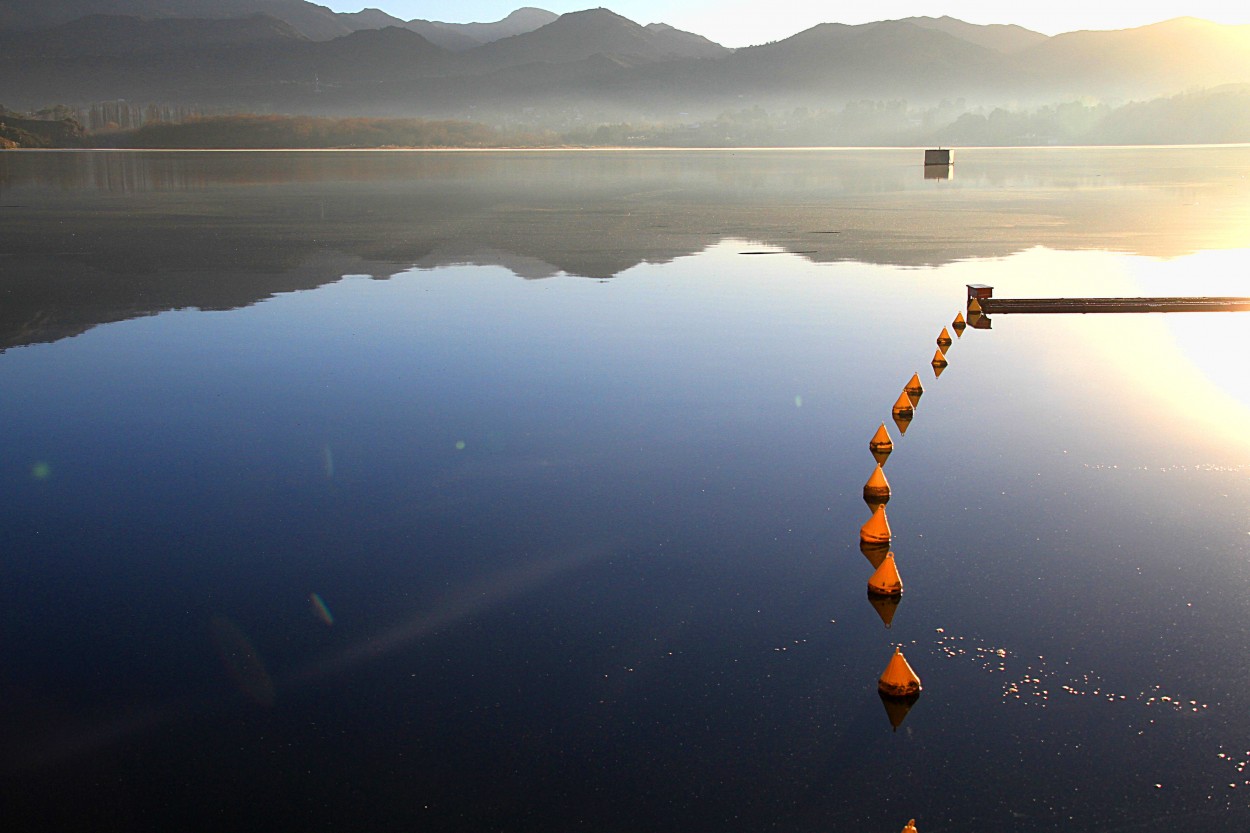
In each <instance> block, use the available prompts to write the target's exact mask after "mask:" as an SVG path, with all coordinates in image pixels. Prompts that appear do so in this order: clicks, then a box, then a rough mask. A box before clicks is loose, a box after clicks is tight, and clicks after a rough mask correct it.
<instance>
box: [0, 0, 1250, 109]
mask: <svg viewBox="0 0 1250 833" xmlns="http://www.w3.org/2000/svg"><path fill="white" fill-rule="evenodd" d="M20 5H22V9H21V11H23V12H27V11H29V14H24V15H21V14H19V13H18V12H19V9H18V7H19V2H18V0H0V102H2V103H4V104H6V105H8V106H10V107H17V108H22V109H36V108H39V107H43V106H47V105H50V104H54V103H69V104H86V103H90V102H93V101H113V100H118V99H124V100H126V101H138V102H156V103H161V104H179V105H181V104H194V105H206V106H212V107H215V108H220V109H235V110H259V111H261V112H288V113H306V114H315V115H370V116H416V117H436V118H442V117H455V118H473V119H477V120H486V121H490V120H500V121H505V122H508V123H512V122H515V121H516V120H518V119H523V120H525V121H527V122H529V123H537V124H538V125H539V126H551V127H553V128H554V129H564V128H566V127H567V126H569V125H571V124H579V123H585V122H587V121H594V120H597V121H599V122H600V123H602V122H604V121H606V120H614V121H641V122H658V123H664V122H669V123H672V122H674V121H681V120H686V121H689V120H694V119H715V118H716V117H717V116H718V115H719V114H721V113H724V112H726V111H727V110H741V109H743V108H751V107H755V106H760V107H764V108H771V109H776V110H781V111H783V112H784V111H788V110H789V109H790V108H813V109H815V108H819V109H824V110H829V109H832V108H840V107H842V106H844V105H845V104H846V103H847V102H857V101H863V100H877V101H905V102H907V103H908V104H909V105H911V106H915V107H926V106H932V105H936V104H938V103H939V102H942V101H954V100H958V99H963V100H965V102H966V104H967V105H969V106H984V107H994V106H997V105H1000V104H1002V103H1004V102H1011V104H1012V105H1013V106H1016V107H1020V106H1038V105H1042V104H1051V103H1055V102H1065V101H1073V100H1098V101H1110V102H1112V103H1117V104H1118V103H1123V102H1125V101H1128V100H1133V99H1143V98H1155V97H1160V96H1170V95H1176V94H1179V93H1181V92H1185V91H1189V90H1196V89H1202V88H1210V87H1216V86H1220V85H1226V84H1239V83H1250V49H1248V48H1246V44H1247V43H1250V27H1244V26H1242V27H1238V26H1224V25H1219V24H1214V23H1210V22H1207V21H1201V20H1196V19H1192V18H1181V19H1178V20H1172V21H1166V22H1163V23H1159V24H1155V25H1152V26H1144V27H1139V28H1136V29H1128V30H1122V31H1107V32H1073V33H1069V34H1065V35H1059V36H1055V37H1050V38H1048V37H1046V36H1045V35H1041V34H1039V33H1037V32H1031V31H1029V30H1027V29H1023V28H1021V27H1019V26H1004V25H995V26H978V25H974V24H969V23H965V22H963V21H959V20H955V19H953V18H949V17H941V18H921V17H917V18H909V19H906V20H894V21H880V22H876V23H867V24H862V25H856V26H849V25H844V24H838V23H825V24H820V25H818V26H814V27H812V28H810V29H807V30H805V31H803V32H799V33H797V34H795V35H793V36H791V37H789V38H785V39H783V40H779V41H776V42H772V43H767V44H761V45H758V46H752V47H747V48H743V49H737V50H729V49H726V48H724V47H722V46H720V45H719V44H715V43H713V42H711V41H709V40H707V39H706V38H703V37H701V36H700V35H698V34H695V33H690V32H683V31H680V30H677V29H675V28H673V27H672V26H668V25H665V24H662V23H652V24H650V25H647V26H642V25H639V24H638V23H636V22H634V21H631V20H629V19H627V18H625V17H622V16H620V15H618V14H615V13H614V12H611V11H609V10H608V9H602V8H599V9H588V10H586V11H581V12H572V13H569V14H565V15H560V16H558V17H557V16H554V15H552V14H551V13H550V12H545V11H543V10H541V9H534V8H524V9H518V10H517V11H516V12H514V13H513V14H511V15H509V16H508V17H507V18H505V19H504V20H501V21H497V22H495V23H482V24H477V23H474V24H445V23H438V22H434V21H416V20H414V21H400V20H398V18H394V17H393V16H391V15H388V14H387V13H385V12H381V11H378V10H376V9H368V10H365V11H362V12H357V13H353V14H347V15H343V14H335V13H333V12H330V11H329V10H328V9H324V8H323V7H320V6H315V5H313V4H311V3H307V2H304V0H65V2H63V3H57V4H46V5H41V6H31V7H30V8H29V9H28V8H27V7H26V6H25V5H24V4H20ZM102 7H108V8H110V9H114V10H121V11H124V12H125V13H126V15H125V16H117V15H114V16H112V17H108V18H104V17H98V16H96V17H91V18H86V19H84V18H81V17H74V15H77V14H79V13H80V12H81V13H87V12H95V11H98V10H99V9H100V8H102ZM210 7H211V14H210V13H209V11H210ZM236 12H237V13H239V14H244V13H246V14H247V15H249V16H246V17H236V18H234V19H230V20H223V19H221V18H224V17H228V16H229V15H231V14H234V13H236ZM196 14H199V15H201V16H202V17H200V18H196V17H192V16H191V15H196ZM206 18H211V19H206ZM19 19H20V31H19V30H16V29H14V28H13V27H14V23H13V21H15V20H19ZM544 21H546V22H544ZM389 23H394V24H396V25H385V24H389ZM36 24H38V25H39V26H41V27H42V28H32V27H34V26H35V25H36ZM6 25H7V27H8V28H7V29H6V28H4V27H5V26H6ZM331 31H333V32H337V33H338V34H337V35H336V34H332V33H331ZM492 38H493V40H489V42H486V43H481V44H480V45H473V44H476V43H478V42H479V41H480V40H481V39H492ZM471 42H472V43H471ZM541 119H546V120H547V121H546V122H542V121H541Z"/></svg>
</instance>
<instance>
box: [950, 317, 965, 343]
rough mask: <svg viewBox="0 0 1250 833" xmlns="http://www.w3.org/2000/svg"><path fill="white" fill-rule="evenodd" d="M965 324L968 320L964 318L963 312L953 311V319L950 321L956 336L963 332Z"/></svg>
mask: <svg viewBox="0 0 1250 833" xmlns="http://www.w3.org/2000/svg"><path fill="white" fill-rule="evenodd" d="M967 326H968V322H967V321H965V320H964V314H963V313H962V312H957V313H955V320H954V321H952V322H951V328H952V329H954V331H955V337H956V338H958V337H959V336H961V335H963V334H964V329H965V328H966V327H967Z"/></svg>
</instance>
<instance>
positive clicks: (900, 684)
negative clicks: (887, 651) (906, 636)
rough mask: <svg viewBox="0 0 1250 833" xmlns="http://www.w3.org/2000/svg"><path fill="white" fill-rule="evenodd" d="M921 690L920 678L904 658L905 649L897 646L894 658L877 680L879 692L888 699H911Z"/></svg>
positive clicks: (891, 658)
mask: <svg viewBox="0 0 1250 833" xmlns="http://www.w3.org/2000/svg"><path fill="white" fill-rule="evenodd" d="M920 689H921V686H920V677H919V676H917V674H916V672H915V671H913V670H912V667H911V665H910V664H908V662H907V658H906V657H904V656H903V649H902V648H901V647H898V646H895V648H894V656H892V657H890V661H889V663H888V664H887V665H886V666H885V670H884V671H882V672H881V678H880V679H879V680H877V690H878V691H880V692H881V693H882V694H884V695H886V696H887V697H911V696H913V695H917V694H919V693H920Z"/></svg>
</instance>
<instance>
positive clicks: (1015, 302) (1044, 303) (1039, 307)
mask: <svg viewBox="0 0 1250 833" xmlns="http://www.w3.org/2000/svg"><path fill="white" fill-rule="evenodd" d="M974 300H975V301H976V302H977V303H978V304H979V305H980V307H981V312H982V313H984V314H985V315H1007V314H1010V313H1091V312H1096V313H1106V312H1242V311H1250V298H1243V297H1232V296H1219V297H1181V298H995V297H994V287H992V286H986V285H985V284H976V283H974V284H968V303H970V304H971V303H972V302H973V301H974Z"/></svg>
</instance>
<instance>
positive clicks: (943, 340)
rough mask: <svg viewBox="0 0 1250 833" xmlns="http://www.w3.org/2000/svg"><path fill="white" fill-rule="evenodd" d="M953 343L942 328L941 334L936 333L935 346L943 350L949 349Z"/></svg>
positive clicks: (948, 333)
mask: <svg viewBox="0 0 1250 833" xmlns="http://www.w3.org/2000/svg"><path fill="white" fill-rule="evenodd" d="M953 343H954V339H952V338H951V334H950V332H948V331H947V329H946V328H945V327H943V328H942V332H940V333H938V337H937V346H938V347H941V348H942V349H943V350H945V349H946V348H947V347H950V346H951V344H953Z"/></svg>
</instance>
